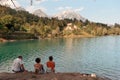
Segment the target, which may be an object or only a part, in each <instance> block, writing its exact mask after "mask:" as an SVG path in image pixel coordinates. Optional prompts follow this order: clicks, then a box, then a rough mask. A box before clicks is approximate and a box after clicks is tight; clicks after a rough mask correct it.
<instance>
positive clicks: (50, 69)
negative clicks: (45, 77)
mask: <svg viewBox="0 0 120 80" xmlns="http://www.w3.org/2000/svg"><path fill="white" fill-rule="evenodd" d="M46 65H47V70H46V72H47V73H49V72H55V62H54V61H53V57H52V56H49V61H48V62H47V63H46Z"/></svg>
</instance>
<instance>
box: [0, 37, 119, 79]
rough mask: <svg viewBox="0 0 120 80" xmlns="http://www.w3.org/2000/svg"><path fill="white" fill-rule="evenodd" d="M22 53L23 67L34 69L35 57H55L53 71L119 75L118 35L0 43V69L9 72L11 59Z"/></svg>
mask: <svg viewBox="0 0 120 80" xmlns="http://www.w3.org/2000/svg"><path fill="white" fill-rule="evenodd" d="M19 55H22V56H23V59H24V64H25V67H26V69H28V70H29V71H34V67H33V65H34V64H35V62H34V60H35V58H37V57H40V58H41V60H42V61H41V63H42V64H43V65H44V67H45V68H46V66H45V64H46V62H47V61H48V57H49V56H51V55H52V56H53V57H54V61H55V62H56V72H80V73H89V74H91V73H96V74H97V75H99V76H105V77H109V78H111V79H112V80H119V79H120V36H105V37H95V38H60V39H46V40H29V41H15V42H7V43H0V72H11V65H12V62H13V60H14V59H15V58H16V57H17V56H19Z"/></svg>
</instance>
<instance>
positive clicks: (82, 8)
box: [74, 7, 84, 12]
mask: <svg viewBox="0 0 120 80" xmlns="http://www.w3.org/2000/svg"><path fill="white" fill-rule="evenodd" d="M83 10H84V7H80V8H77V9H75V10H74V11H75V12H81V11H83Z"/></svg>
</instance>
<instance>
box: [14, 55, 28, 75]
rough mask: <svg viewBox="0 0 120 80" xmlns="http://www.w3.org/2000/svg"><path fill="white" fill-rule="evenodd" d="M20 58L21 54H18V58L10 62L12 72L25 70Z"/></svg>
mask: <svg viewBox="0 0 120 80" xmlns="http://www.w3.org/2000/svg"><path fill="white" fill-rule="evenodd" d="M22 59H23V57H22V56H18V58H16V59H15V60H14V61H13V64H12V71H13V72H15V73H18V72H25V71H27V70H25V68H24V65H23V61H22Z"/></svg>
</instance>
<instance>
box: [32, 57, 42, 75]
mask: <svg viewBox="0 0 120 80" xmlns="http://www.w3.org/2000/svg"><path fill="white" fill-rule="evenodd" d="M35 62H36V64H34V69H35V73H36V74H38V73H44V68H43V65H42V64H40V62H41V59H40V58H36V59H35Z"/></svg>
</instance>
